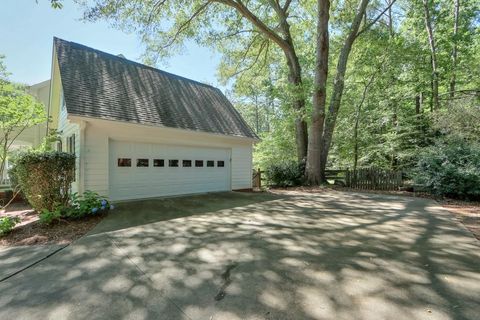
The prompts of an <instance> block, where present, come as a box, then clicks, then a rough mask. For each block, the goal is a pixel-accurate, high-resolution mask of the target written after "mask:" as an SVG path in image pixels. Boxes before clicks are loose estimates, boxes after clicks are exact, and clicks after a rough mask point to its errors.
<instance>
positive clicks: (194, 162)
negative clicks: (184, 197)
mask: <svg viewBox="0 0 480 320" xmlns="http://www.w3.org/2000/svg"><path fill="white" fill-rule="evenodd" d="M230 153H231V152H230V149H220V148H203V147H183V146H173V145H162V144H149V143H137V142H125V141H110V165H109V167H110V177H109V179H110V198H111V199H112V200H126V199H139V198H149V197H159V196H169V195H178V194H190V193H202V192H213V191H226V190H230V189H231V188H230V185H231V184H230V172H231V170H230Z"/></svg>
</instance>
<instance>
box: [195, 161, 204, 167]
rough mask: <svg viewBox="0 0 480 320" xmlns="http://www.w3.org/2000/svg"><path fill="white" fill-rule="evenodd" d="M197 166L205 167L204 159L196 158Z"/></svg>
mask: <svg viewBox="0 0 480 320" xmlns="http://www.w3.org/2000/svg"><path fill="white" fill-rule="evenodd" d="M195 167H203V160H195Z"/></svg>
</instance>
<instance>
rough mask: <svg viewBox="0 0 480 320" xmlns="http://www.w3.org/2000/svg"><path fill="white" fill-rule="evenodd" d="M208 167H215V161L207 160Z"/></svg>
mask: <svg viewBox="0 0 480 320" xmlns="http://www.w3.org/2000/svg"><path fill="white" fill-rule="evenodd" d="M207 167H215V161H213V160H207Z"/></svg>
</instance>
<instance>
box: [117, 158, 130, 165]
mask: <svg viewBox="0 0 480 320" xmlns="http://www.w3.org/2000/svg"><path fill="white" fill-rule="evenodd" d="M117 164H118V166H119V167H131V166H132V159H130V158H118V161H117Z"/></svg>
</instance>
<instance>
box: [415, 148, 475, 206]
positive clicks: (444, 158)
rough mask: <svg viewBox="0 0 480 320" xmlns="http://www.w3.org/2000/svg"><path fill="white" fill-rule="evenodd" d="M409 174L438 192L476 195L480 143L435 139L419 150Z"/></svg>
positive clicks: (454, 195) (441, 193)
mask: <svg viewBox="0 0 480 320" xmlns="http://www.w3.org/2000/svg"><path fill="white" fill-rule="evenodd" d="M413 178H414V181H415V183H416V184H419V185H422V186H424V187H425V188H427V190H428V191H430V192H431V193H432V194H435V195H438V196H447V197H452V198H460V199H469V200H474V199H480V144H479V143H472V142H467V141H465V140H464V139H458V138H457V139H454V140H443V141H439V142H438V143H437V144H435V145H434V146H431V147H429V148H426V149H425V150H424V151H423V152H422V153H421V155H420V157H419V161H418V164H417V166H416V168H415V169H414V174H413Z"/></svg>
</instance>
